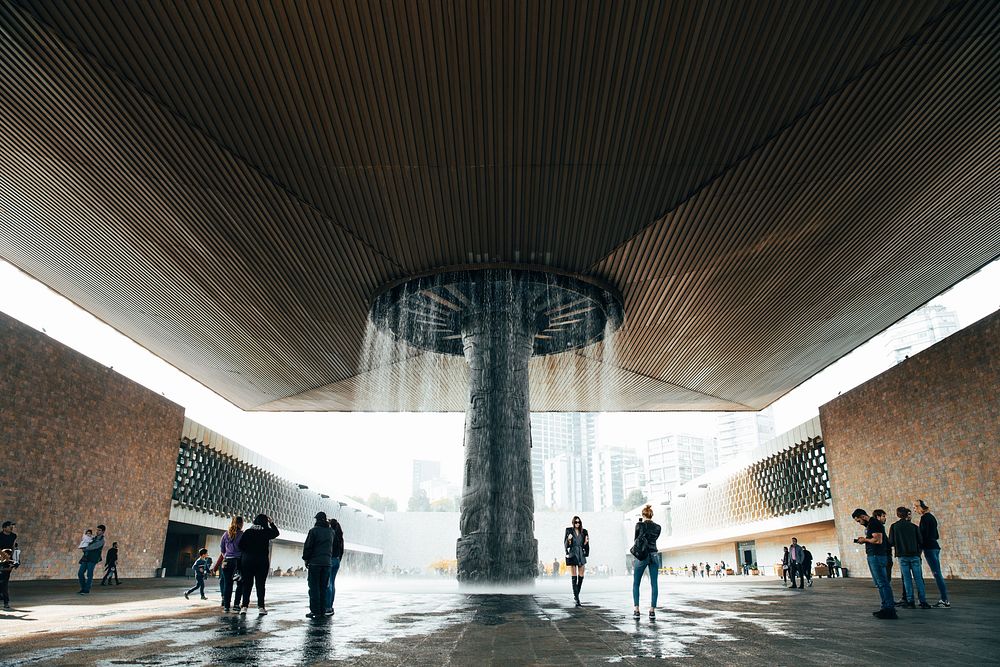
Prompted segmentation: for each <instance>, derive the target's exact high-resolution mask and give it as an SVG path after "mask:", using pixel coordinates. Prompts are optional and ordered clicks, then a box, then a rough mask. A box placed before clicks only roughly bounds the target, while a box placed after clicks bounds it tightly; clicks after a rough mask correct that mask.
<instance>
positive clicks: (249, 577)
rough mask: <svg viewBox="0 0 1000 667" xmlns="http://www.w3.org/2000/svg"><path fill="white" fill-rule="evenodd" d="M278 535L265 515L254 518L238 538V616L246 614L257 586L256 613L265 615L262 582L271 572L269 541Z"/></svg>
mask: <svg viewBox="0 0 1000 667" xmlns="http://www.w3.org/2000/svg"><path fill="white" fill-rule="evenodd" d="M278 534H279V533H278V529H277V528H276V527H275V525H274V522H273V521H271V519H270V518H268V516H267V515H266V514H258V515H257V516H256V517H254V520H253V525H252V526H250V527H249V528H247V529H246V530H245V531H243V537H241V538H240V553H241V555H240V577H241V585H240V591H241V592H242V594H243V600H242V602H241V603H240V614H245V613H247V607H249V606H250V593H251V592H252V591H253V587H254V585H256V586H257V613H258V614H260V615H261V616H263V615H264V614H266V613H267V609H265V607H264V582H265V581H267V575H268V574H270V572H271V557H270V554H269V547H270V544H271V540H273V539H274V538H276V537H277V536H278Z"/></svg>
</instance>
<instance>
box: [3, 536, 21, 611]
mask: <svg viewBox="0 0 1000 667" xmlns="http://www.w3.org/2000/svg"><path fill="white" fill-rule="evenodd" d="M20 566H21V564H20V563H18V562H15V561H14V550H13V549H0V599H2V600H3V610H4V611H10V610H11V606H10V575H11V573H12V572H13V571H14V570H15V569H16V568H18V567H20Z"/></svg>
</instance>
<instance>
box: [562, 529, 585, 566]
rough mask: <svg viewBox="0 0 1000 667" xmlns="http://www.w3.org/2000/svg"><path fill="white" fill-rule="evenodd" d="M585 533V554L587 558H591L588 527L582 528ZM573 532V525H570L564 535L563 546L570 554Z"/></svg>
mask: <svg viewBox="0 0 1000 667" xmlns="http://www.w3.org/2000/svg"><path fill="white" fill-rule="evenodd" d="M582 533H583V555H584V557H585V558H590V533H588V532H587V529H586V528H583V529H582ZM572 534H573V527H572V526H570V527H569V528H567V529H566V534H565V535H563V548H564V549H566V553H567V554H569V547H568V546H567V545H568V544H569V536H570V535H572Z"/></svg>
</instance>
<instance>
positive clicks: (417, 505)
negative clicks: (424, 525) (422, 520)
mask: <svg viewBox="0 0 1000 667" xmlns="http://www.w3.org/2000/svg"><path fill="white" fill-rule="evenodd" d="M406 511H407V512H430V511H431V501H430V499H429V498H428V497H427V492H426V491H424V490H423V489H420V490H418V491H417V492H416V493H414V494H413V495H412V496H410V502H408V503H406Z"/></svg>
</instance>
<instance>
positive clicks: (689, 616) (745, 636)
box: [0, 576, 1000, 665]
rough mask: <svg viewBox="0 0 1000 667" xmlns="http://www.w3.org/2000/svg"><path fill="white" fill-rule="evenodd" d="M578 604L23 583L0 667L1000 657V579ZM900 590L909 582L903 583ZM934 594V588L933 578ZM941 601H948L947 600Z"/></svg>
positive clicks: (553, 592)
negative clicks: (327, 610)
mask: <svg viewBox="0 0 1000 667" xmlns="http://www.w3.org/2000/svg"><path fill="white" fill-rule="evenodd" d="M585 582H586V583H585V584H584V588H583V593H582V599H583V602H584V606H583V607H582V608H574V606H573V598H572V596H571V594H570V590H569V589H570V586H569V582H568V581H566V579H565V578H560V579H558V580H554V579H544V580H541V581H540V582H538V583H537V584H536V585H535V586H534V587H531V588H527V587H525V588H524V589H523V590H515V591H513V592H511V593H507V594H497V593H477V592H472V591H470V590H468V589H460V588H459V587H458V585H457V584H456V583H455V582H454V581H453V580H450V579H406V578H400V579H394V578H383V579H359V578H346V577H345V578H344V579H342V580H341V581H338V586H337V604H336V610H337V611H336V615H335V616H333V617H328V618H326V619H323V620H317V621H310V620H308V619H306V618H305V617H304V615H305V613H306V612H307V611H308V608H307V591H306V583H305V581H304V580H303V579H296V578H282V579H272V580H269V581H268V589H267V591H268V593H267V600H268V611H269V613H268V615H266V616H260V615H258V614H257V611H256V609H255V608H254V607H251V608H250V610H249V612H248V613H247V615H246V616H239V615H236V614H222V613H221V609H220V608H219V595H218V589H217V580H214V579H213V580H210V581H209V587H208V589H207V592H208V594H209V600H208V601H201V600H197V601H196V600H194V597H196V596H192V601H190V602H189V601H186V600H185V599H184V598H183V597H182V595H181V593H182V592H183V590H184V589H185V588H186V587H187V586H188V585H189V580H182V579H165V580H138V581H126V582H124V583H123V584H122V585H121V586H118V587H111V588H101V587H100V586H96V587H95V588H94V591H93V593H92V594H91V596H90V597H88V598H82V597H79V598H78V597H77V596H75V595H73V593H74V592H75V587H74V585H73V584H71V583H70V582H16V581H15V582H14V591H13V594H14V609H15V611H13V612H7V613H3V614H0V662H2V663H3V664H17V665H112V664H144V665H225V664H259V665H327V664H330V665H340V664H342V665H597V664H624V665H652V664H663V663H683V664H693V665H694V664H696V665H733V664H769V665H791V664H796V665H829V664H837V665H844V664H878V663H883V664H884V663H893V664H900V665H909V664H933V665H980V664H1000V639H998V637H997V633H996V629H997V627H1000V609H998V607H997V605H996V601H997V599H998V594H1000V582H994V581H961V580H954V581H949V587H950V590H951V592H952V600H953V603H954V605H953V607H952V608H950V609H930V610H920V609H915V610H909V609H904V610H900V612H899V620H898V621H876V620H875V619H873V618H872V616H871V615H870V612H871V611H872V610H873V609H875V608H876V607H877V599H878V596H877V593H876V591H875V590H874V588H873V586H872V583H871V581H870V579H868V578H864V577H855V578H849V579H832V580H831V579H816V580H815V585H814V586H813V587H812V588H807V589H805V590H791V589H786V588H784V587H783V586H782V584H781V582H780V581H778V580H776V579H775V578H774V577H769V576H761V577H728V578H724V579H700V578H699V579H697V580H691V579H687V578H681V577H668V576H661V578H660V582H661V583H660V600H659V611H658V613H657V617H656V619H655V620H650V619H649V618H648V616H647V606H646V605H648V601H649V597H648V596H649V588H648V582H647V581H645V580H644V581H643V591H642V593H643V597H642V602H643V608H642V612H643V614H642V617H641V618H640V619H634V618H633V617H632V606H631V579H630V578H626V577H623V576H616V577H610V578H603V579H602V578H598V577H588V578H587V579H586V580H585ZM894 584H895V592H896V593H897V595H898V594H899V592H900V582H899V581H898V580H897V581H895V582H894ZM928 585H929V590H928V595H930V594H931V591H932V590H934V584H933V582H928ZM932 601H933V600H932Z"/></svg>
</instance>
